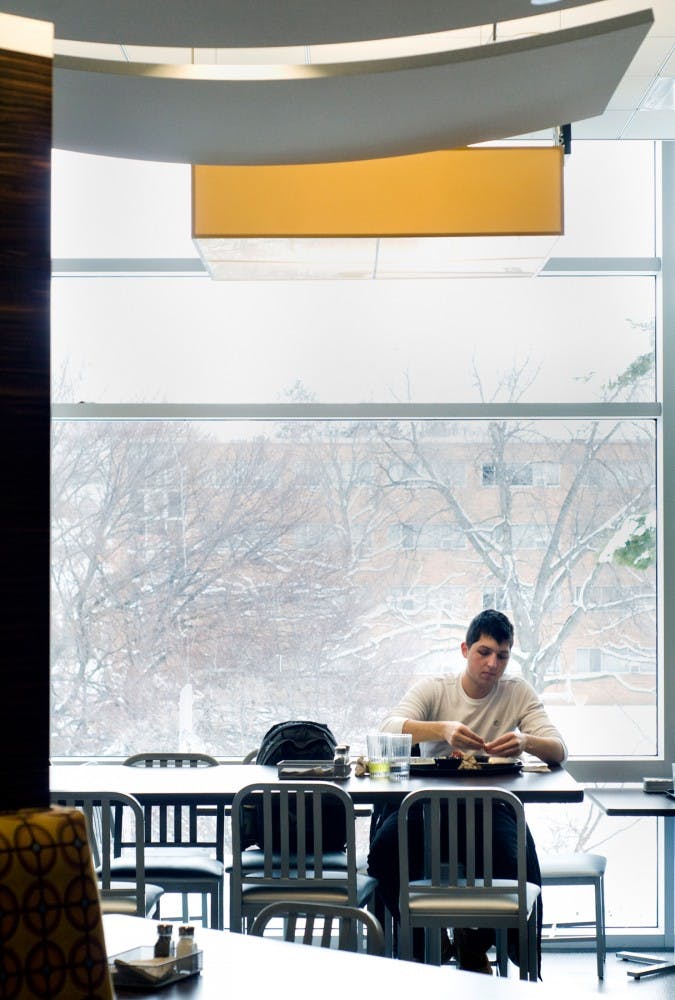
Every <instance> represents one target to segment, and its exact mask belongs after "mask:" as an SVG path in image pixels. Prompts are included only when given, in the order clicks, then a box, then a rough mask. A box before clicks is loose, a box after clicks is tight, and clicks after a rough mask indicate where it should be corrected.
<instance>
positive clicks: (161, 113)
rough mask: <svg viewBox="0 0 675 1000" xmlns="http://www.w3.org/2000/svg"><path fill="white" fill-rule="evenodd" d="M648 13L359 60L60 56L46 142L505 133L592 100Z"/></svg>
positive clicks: (203, 152) (433, 141) (340, 144)
mask: <svg viewBox="0 0 675 1000" xmlns="http://www.w3.org/2000/svg"><path fill="white" fill-rule="evenodd" d="M112 6H114V5H112ZM652 21H653V16H652V13H651V11H648V10H647V11H639V12H637V13H633V14H628V15H625V16H624V17H617V18H612V19H610V20H607V21H602V22H597V23H594V24H591V25H584V26H580V27H576V28H570V29H568V30H566V31H557V32H552V33H549V34H546V35H537V36H533V37H528V38H525V39H518V40H515V41H507V42H498V43H495V44H492V45H489V46H479V47H475V48H470V49H463V50H459V51H458V50H453V51H452V52H442V53H435V54H432V55H425V56H415V57H410V58H407V59H393V60H379V61H377V62H368V63H339V64H333V65H317V66H297V67H293V66H284V67H250V66H240V67H222V66H199V65H189V66H172V65H161V66H154V65H147V64H141V63H119V62H101V61H94V60H81V59H74V58H66V57H57V59H56V61H55V88H54V144H55V145H56V146H57V147H60V148H62V149H70V150H78V151H81V152H88V153H100V154H106V155H110V156H123V157H132V158H141V159H150V160H169V161H173V162H185V163H230V164H245V163H269V164H273V163H306V162H325V161H331V160H348V159H367V158H371V157H380V156H395V155H403V154H407V153H415V152H423V151H430V150H434V149H448V148H452V147H457V146H464V145H467V144H469V143H475V142H482V141H486V140H491V139H499V138H507V137H509V136H514V135H520V134H523V133H525V132H533V131H537V130H539V129H545V128H549V127H553V126H555V125H561V124H565V123H566V122H573V121H579V120H581V119H584V118H588V117H591V116H594V115H598V114H601V113H602V111H603V110H604V108H605V106H606V104H607V102H608V101H609V99H610V97H611V96H612V94H613V92H614V89H615V88H616V86H617V84H618V82H619V80H620V79H621V77H622V75H623V74H624V72H625V71H626V68H627V66H628V64H629V63H630V61H631V60H632V58H633V57H634V55H635V53H636V51H637V49H638V48H639V46H640V43H641V42H642V40H643V39H644V37H645V35H646V33H647V31H648V30H649V27H650V25H651V23H652ZM570 67H574V71H573V72H570ZM214 76H218V78H217V79H215V78H214Z"/></svg>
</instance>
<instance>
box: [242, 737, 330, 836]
mask: <svg viewBox="0 0 675 1000" xmlns="http://www.w3.org/2000/svg"><path fill="white" fill-rule="evenodd" d="M336 745H337V741H336V739H335V737H334V736H333V734H332V732H331V731H330V729H329V728H328V726H326V725H324V723H322V722H310V721H307V720H303V719H297V720H291V721H289V722H277V723H276V725H274V726H272V728H271V729H268V731H267V732H266V733H265V735H264V736H263V738H262V741H261V743H260V749H259V750H258V753H257V756H256V759H255V762H256V764H278V763H279V761H281V760H330V761H332V760H333V756H334V754H335V747H336ZM292 822H293V817H291V823H292ZM255 826H256V828H257V829H255V830H253V831H252V833H251V838H250V839H251V844H256V845H258V846H259V847H261V846H262V844H261V843H260V840H259V839H258V835H257V830H260V831H262V820H260V822H259V823H258V822H256V823H255ZM312 829H313V823H312V817H311V816H307V817H306V820H305V836H306V838H307V840H309V839H310V838H311V837H312ZM294 839H295V838H294V837H293V830H292V828H291V843H292V842H293V840H294ZM346 843H347V834H346V830H345V815H344V810H343V808H342V806H341V805H340V803H339V802H325V803H324V805H323V847H324V851H342V850H344V848H345V844H346ZM274 846H275V848H277V847H278V845H277V844H275V845H274Z"/></svg>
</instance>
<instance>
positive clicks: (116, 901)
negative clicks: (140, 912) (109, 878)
mask: <svg viewBox="0 0 675 1000" xmlns="http://www.w3.org/2000/svg"><path fill="white" fill-rule="evenodd" d="M126 888H128V889H129V892H130V895H129V896H108V895H107V894H106V893H107V891H108V890H105V889H103V890H101V910H102V911H103V913H124V914H127V915H129V916H136V915H137V911H136V896H135V889H136V886H135V883H134V882H125V881H119V882H118V881H115V882H111V883H110V889H111V890H112V891H113V892H117V891H120V890H123V889H126ZM163 894H164V889H163V888H162V887H161V886H159V885H152V884H150V883H148V882H146V883H145V912H146V915H148V914H151V913H153V911H154V909H155V907H156V906H157V903H158V901H159V899H160V897H161V896H162V895H163Z"/></svg>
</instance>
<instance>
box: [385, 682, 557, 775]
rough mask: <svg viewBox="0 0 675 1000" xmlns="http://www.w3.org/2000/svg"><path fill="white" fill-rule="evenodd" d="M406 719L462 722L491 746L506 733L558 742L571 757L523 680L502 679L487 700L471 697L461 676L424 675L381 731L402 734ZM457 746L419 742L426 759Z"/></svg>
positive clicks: (422, 754)
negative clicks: (466, 691) (517, 732)
mask: <svg viewBox="0 0 675 1000" xmlns="http://www.w3.org/2000/svg"><path fill="white" fill-rule="evenodd" d="M407 719H411V720H414V721H417V722H440V721H452V722H462V723H463V724H464V725H465V726H468V727H469V728H470V729H473V731H474V732H475V733H478V735H479V736H482V738H483V739H484V740H485V742H486V743H489V742H490V741H491V740H494V739H496V738H497V737H498V736H501V735H502V734H503V733H509V732H514V731H519V732H521V733H525V734H527V735H529V736H544V737H550V738H552V739H556V740H558V741H559V742H560V743H561V745H562V747H563V750H564V754H565V759H566V758H567V747H566V746H565V741H564V740H563V738H562V736H561V735H560V733H559V732H558V730H557V729H556V727H555V726H554V725H553V723H552V722H551V720H550V719H549V717H548V715H547V714H546V709H545V708H544V706H543V705H542V703H541V700H540V699H539V695H538V694H537V692H536V691H535V690H534V688H533V687H532V685H531V684H528V682H527V681H526V680H523V678H522V677H501V678H500V679H499V681H498V682H497V684H496V685H495V687H494V688H493V690H492V691H491V692H490V693H489V694H488V695H486V696H485V697H484V698H469V697H468V695H466V694H465V692H464V688H463V687H462V682H461V674H448V675H445V676H442V677H425V678H424V679H423V680H420V681H418V682H417V683H416V684H414V685H413V686H412V687H411V688H410V689H409V690H408V691H407V692H406V694H405V695H404V696H403V699H402V700H401V702H400V703H399V704H398V705H397V706H396V708H395V709H394V710H393V711H392V712H391V713H390V714H389V715H388V716H387V717H386V719H385V720H384V722H383V723H382V727H381V728H382V731H383V732H389V733H400V732H401V731H402V728H403V724H404V723H405V721H406V720H407ZM451 749H452V747H449V745H448V744H447V743H445V742H444V741H442V740H440V741H434V742H425V743H421V744H420V754H421V756H422V757H441V756H447V755H448V753H449V752H450V750H451Z"/></svg>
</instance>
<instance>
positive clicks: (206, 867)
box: [112, 753, 225, 930]
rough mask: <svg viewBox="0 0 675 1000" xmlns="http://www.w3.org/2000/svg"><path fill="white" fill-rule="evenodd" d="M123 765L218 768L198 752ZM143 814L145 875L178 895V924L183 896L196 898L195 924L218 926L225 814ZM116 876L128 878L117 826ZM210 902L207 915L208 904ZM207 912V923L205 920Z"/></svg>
mask: <svg viewBox="0 0 675 1000" xmlns="http://www.w3.org/2000/svg"><path fill="white" fill-rule="evenodd" d="M124 763H125V764H126V765H128V766H129V767H151V768H152V767H160V768H184V767H189V768H200V767H215V766H218V761H217V760H216V759H215V757H211V756H210V755H209V754H201V753H139V754H134V755H133V756H131V757H128V758H127V759H126V760H125V762H124ZM144 811H145V849H146V851H145V871H146V876H147V877H148V878H149V879H151V880H152V881H153V882H155V883H156V884H157V885H161V886H162V887H163V888H164V891H165V892H167V893H179V894H180V896H181V904H182V905H181V910H182V918H181V919H182V920H183V923H188V922H189V921H190V919H193V918H191V917H190V914H189V896H190V894H191V893H194V894H196V895H199V896H201V900H202V908H201V922H202V924H203V925H204V926H206V925H207V924H208V923H209V922H210V925H211V927H217V928H218V929H221V930H222V928H223V920H224V892H223V886H224V880H225V863H224V850H225V811H224V809H223V808H222V807H221V808H218V807H215V806H203V805H195V804H189V805H185V804H183V805H181V804H175V805H172V804H170V803H156V804H153V805H147V806H145V807H144ZM115 844H116V857H115V859H114V860H113V862H112V869H113V871H114V873H115V874H116V876H117V877H118V878H119V877H129V876H131V875H132V874H133V871H134V862H133V859H132V858H128V857H126V856H124V855H123V853H122V852H123V850H124V848H125V847H128V846H129V845H128V841H127V840H125V837H124V833H123V830H122V828H121V825H120V824H119V823H118V825H117V827H116V838H115ZM209 901H210V911H209V907H208V903H209ZM209 912H210V921H209Z"/></svg>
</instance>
